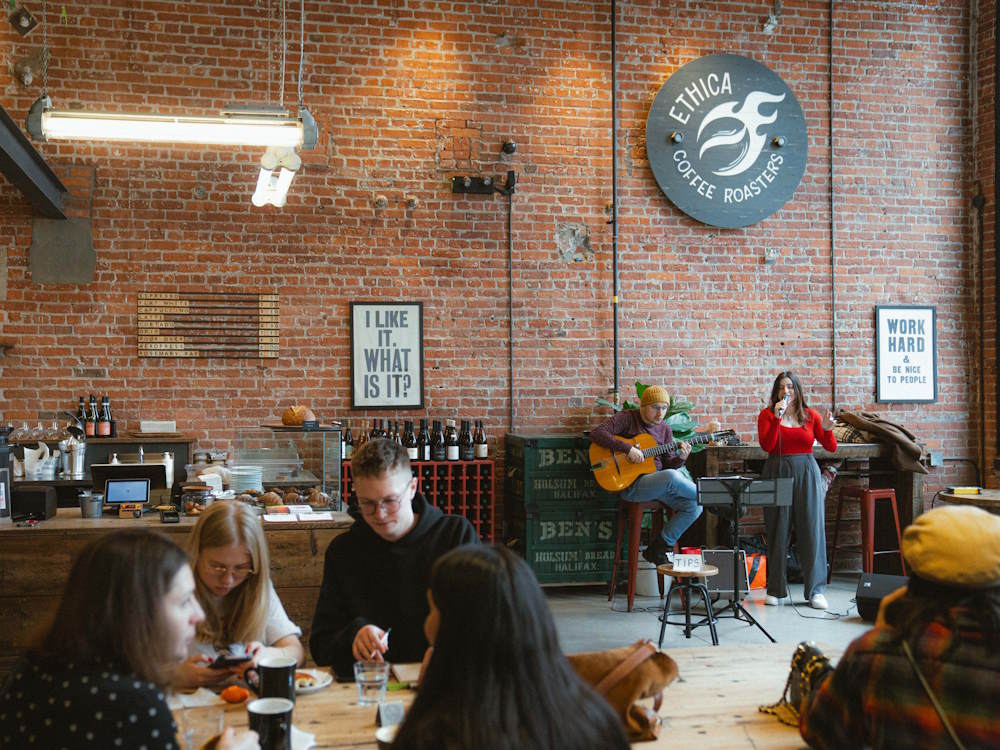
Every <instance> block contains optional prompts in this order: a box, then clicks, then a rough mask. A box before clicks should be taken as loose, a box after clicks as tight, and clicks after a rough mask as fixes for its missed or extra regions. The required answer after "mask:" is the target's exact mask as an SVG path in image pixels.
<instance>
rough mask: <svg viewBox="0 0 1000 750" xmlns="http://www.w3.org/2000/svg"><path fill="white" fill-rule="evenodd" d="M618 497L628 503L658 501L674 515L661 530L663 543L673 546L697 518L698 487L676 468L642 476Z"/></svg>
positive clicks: (699, 512) (699, 511) (699, 510)
mask: <svg viewBox="0 0 1000 750" xmlns="http://www.w3.org/2000/svg"><path fill="white" fill-rule="evenodd" d="M621 498H622V499H623V500H626V501H627V502H630V503H644V502H650V501H652V500H659V501H660V502H661V503H663V504H664V505H666V506H667V507H668V508H670V509H671V510H673V512H674V515H673V517H672V518H671V519H670V521H668V522H667V524H666V525H665V526H664V527H663V541H664V542H666V543H667V547H668V548H670V547H673V546H674V544H675V543H676V542H677V540H678V539H679V538H680V536H681V534H683V533H684V532H685V531H687V529H688V527H689V526H690V525H691V524H693V523H694V522H695V521H696V520H697V519H698V516H700V515H701V510H702V508H701V506H700V505H698V488H697V487H696V486H695V483H694V482H692V481H691V480H690V479H688V478H687V477H686V476H684V475H683V474H682V473H681V472H679V471H677V470H676V469H662V470H661V471H654V472H653V473H652V474H643V475H642V476H641V477H639V478H638V479H636V480H635V482H633V483H632V486H631V487H626V488H625V489H624V490H622V492H621Z"/></svg>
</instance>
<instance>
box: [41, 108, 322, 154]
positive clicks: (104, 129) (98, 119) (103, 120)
mask: <svg viewBox="0 0 1000 750" xmlns="http://www.w3.org/2000/svg"><path fill="white" fill-rule="evenodd" d="M27 125H28V133H29V134H30V135H31V136H32V137H33V138H35V139H36V140H41V141H46V140H62V139H70V140H71V139H78V140H94V141H131V142H142V143H200V144H207V145H219V146H285V147H289V148H294V147H300V148H312V147H314V146H315V145H316V141H317V136H318V133H317V130H316V122H315V120H313V118H312V116H311V115H310V114H309V112H308V110H306V109H305V108H301V109H300V110H299V117H298V118H292V117H288V116H287V114H286V113H285V112H283V111H282V112H280V114H269V113H268V114H260V113H233V114H223V115H219V116H214V117H199V116H191V115H177V116H173V115H138V114H121V113H103V112H85V111H74V110H55V109H50V108H49V102H48V100H47V97H41V98H39V99H38V100H37V101H36V102H35V103H34V104H33V105H32V107H31V111H30V112H29V114H28V123H27Z"/></svg>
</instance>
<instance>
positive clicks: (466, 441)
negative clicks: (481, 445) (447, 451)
mask: <svg viewBox="0 0 1000 750" xmlns="http://www.w3.org/2000/svg"><path fill="white" fill-rule="evenodd" d="M458 457H459V459H460V460H462V461H472V460H473V459H475V457H476V449H475V448H474V447H473V443H472V431H471V430H470V429H469V420H468V419H463V420H462V429H461V430H460V431H459V433H458Z"/></svg>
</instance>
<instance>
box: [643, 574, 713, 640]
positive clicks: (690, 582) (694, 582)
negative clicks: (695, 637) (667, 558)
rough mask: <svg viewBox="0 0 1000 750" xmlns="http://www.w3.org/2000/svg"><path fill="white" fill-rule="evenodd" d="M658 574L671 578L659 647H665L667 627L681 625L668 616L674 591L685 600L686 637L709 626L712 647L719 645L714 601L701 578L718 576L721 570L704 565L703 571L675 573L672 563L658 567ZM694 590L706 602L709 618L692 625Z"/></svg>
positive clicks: (661, 617) (664, 604)
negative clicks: (692, 594)
mask: <svg viewBox="0 0 1000 750" xmlns="http://www.w3.org/2000/svg"><path fill="white" fill-rule="evenodd" d="M656 572H657V573H659V574H660V575H663V576H670V577H671V582H670V591H668V592H667V600H666V601H665V602H664V603H663V614H662V615H661V616H660V622H661V623H662V624H661V625H660V643H659V646H658V648H659V647H662V646H663V634H664V633H666V631H667V625H680V624H681V623H679V622H671V621H670V620H669V619H668V617H667V615H668V614H669V612H670V597H671V596H672V595H673V593H674V590H675V589H677V590H680V591H681V592H682V596H683V599H684V623H683V625H684V637H685V638H690V637H691V631H692V630H694V629H695V628H700V627H701V626H702V625H708V629H709V630H710V631H712V645H713V646H718V645H719V635H718V633H716V632H715V623H716V619H715V614H714V613H713V612H712V600H711V599H710V598H709V596H708V587H707V586H706V585H705V584H704V583H702V582H701V581H699V580H698V579H699V578H708V577H710V576H714V575H718V573H719V569H718V568H717V567H715V566H714V565H702V566H701V570H683V571H678V572H674V566H673V565H671V564H670V563H665V564H663V565H658V566H657V567H656ZM692 589H693V590H694V591H695V592H697V593H699V594H701V598H702V599H703V600H704V601H705V611H706V612H707V613H708V616H707V617H705V618H704V619H703V620H702V621H701V622H696V623H694V624H693V625H692V624H691V593H692Z"/></svg>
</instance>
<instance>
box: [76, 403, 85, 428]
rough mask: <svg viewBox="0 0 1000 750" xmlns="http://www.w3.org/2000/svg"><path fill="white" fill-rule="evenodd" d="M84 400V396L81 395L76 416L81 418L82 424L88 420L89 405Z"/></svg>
mask: <svg viewBox="0 0 1000 750" xmlns="http://www.w3.org/2000/svg"><path fill="white" fill-rule="evenodd" d="M84 401H85V399H84V397H83V396H80V405H79V406H77V407H76V418H77V419H79V420H80V424H85V423H86V421H87V405H86V404H85V403H84Z"/></svg>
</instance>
